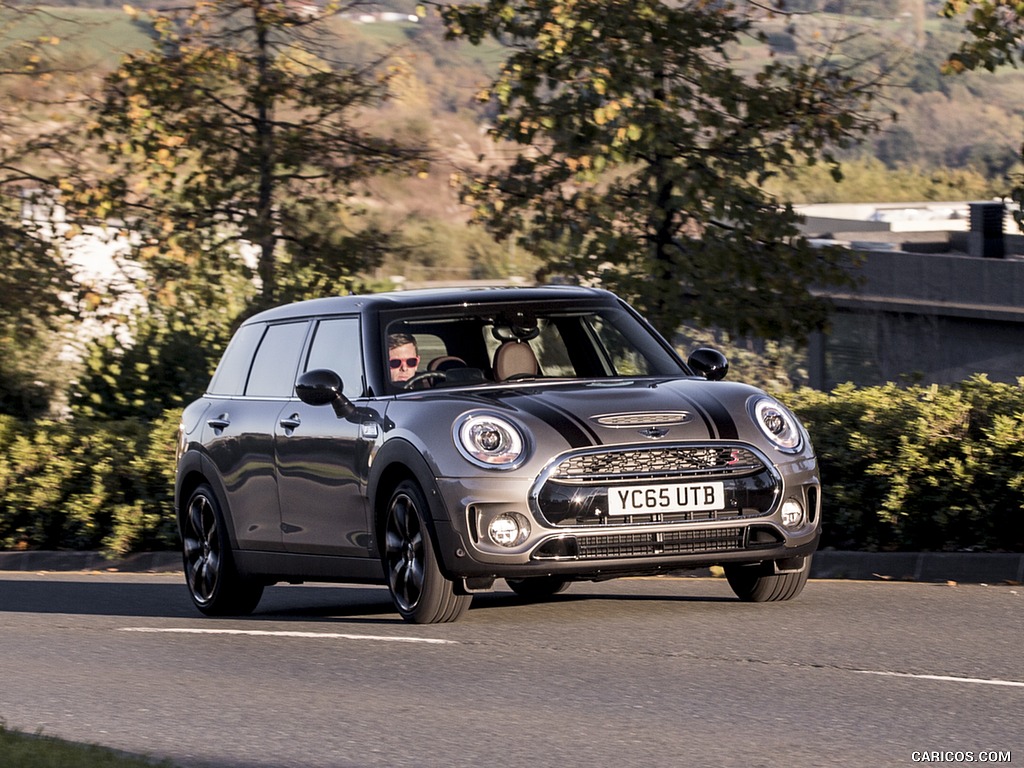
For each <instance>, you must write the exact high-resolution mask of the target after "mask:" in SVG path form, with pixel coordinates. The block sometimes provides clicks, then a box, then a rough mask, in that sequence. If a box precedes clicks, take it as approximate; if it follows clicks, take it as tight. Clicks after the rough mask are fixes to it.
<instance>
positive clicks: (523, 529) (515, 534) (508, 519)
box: [487, 512, 530, 547]
mask: <svg viewBox="0 0 1024 768" xmlns="http://www.w3.org/2000/svg"><path fill="white" fill-rule="evenodd" d="M487 535H488V536H490V537H491V541H493V542H494V543H495V544H497V545H498V546H501V547H515V546H517V545H519V544H522V543H523V542H524V541H526V537H527V536H529V535H530V524H529V523H528V522H527V521H526V519H525V518H524V517H521V516H520V515H516V514H513V513H511V512H506V513H505V514H503V515H498V516H497V517H496V518H494V519H493V520H491V524H490V525H489V526H487Z"/></svg>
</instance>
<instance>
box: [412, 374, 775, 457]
mask: <svg viewBox="0 0 1024 768" xmlns="http://www.w3.org/2000/svg"><path fill="white" fill-rule="evenodd" d="M758 394H762V393H761V392H760V390H757V389H755V388H753V387H750V386H747V385H744V384H737V383H734V382H708V381H705V380H703V379H670V378H666V379H649V378H645V379H632V380H624V379H615V380H609V379H593V380H588V381H583V382H581V381H573V382H566V383H564V384H563V383H545V384H544V385H542V386H531V385H523V386H516V387H501V388H487V389H478V390H475V391H473V392H472V393H470V392H468V391H465V390H463V391H461V392H458V393H455V392H452V391H451V390H449V391H448V392H445V393H444V394H442V393H441V392H431V393H422V395H421V397H422V399H424V400H435V399H436V400H438V401H444V402H445V403H447V404H448V405H449V407H450V406H452V405H454V404H455V403H458V404H459V405H460V406H461V407H462V408H463V409H466V410H468V409H472V408H483V409H491V410H496V411H499V412H504V413H505V414H506V415H509V416H513V417H516V418H518V419H520V420H521V421H523V422H524V423H526V424H530V425H534V426H536V425H537V422H538V421H539V422H542V423H543V424H545V425H547V426H548V427H550V428H552V429H553V430H555V431H556V432H558V433H559V434H560V435H561V436H562V437H563V438H564V440H565V441H566V442H567V443H568V445H569V447H572V448H583V447H587V446H594V445H612V444H620V443H636V442H642V441H645V440H664V441H674V440H707V439H713V440H750V439H754V440H757V441H758V442H760V440H759V435H758V433H757V431H756V428H754V426H753V424H752V422H751V420H750V418H749V417H748V416H747V408H746V403H747V401H748V400H749V398H750V397H751V396H753V395H758ZM438 405H440V402H438Z"/></svg>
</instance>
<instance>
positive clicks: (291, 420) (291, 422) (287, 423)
mask: <svg viewBox="0 0 1024 768" xmlns="http://www.w3.org/2000/svg"><path fill="white" fill-rule="evenodd" d="M280 424H281V426H282V427H284V428H285V431H287V432H291V431H292V430H293V429H298V428H299V425H300V424H302V419H300V418H299V414H297V413H293V414H292V415H291V416H289V417H288V418H286V419H281V421H280Z"/></svg>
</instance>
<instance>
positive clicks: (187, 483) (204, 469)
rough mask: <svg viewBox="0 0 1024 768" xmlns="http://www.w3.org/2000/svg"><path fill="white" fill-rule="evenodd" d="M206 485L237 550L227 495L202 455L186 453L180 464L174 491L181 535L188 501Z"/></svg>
mask: <svg viewBox="0 0 1024 768" xmlns="http://www.w3.org/2000/svg"><path fill="white" fill-rule="evenodd" d="M204 483H205V484H206V485H209V486H210V488H211V489H212V490H213V495H214V497H215V498H216V500H217V506H219V507H220V512H221V515H223V516H224V523H225V527H226V528H227V534H228V541H229V542H230V544H231V547H232V548H233V549H237V548H238V539H237V537H236V536H235V524H234V520H233V519H232V516H231V507H230V506H229V505H228V503H227V493H226V492H225V489H224V485H223V483H222V482H221V480H220V476H219V475H218V474H217V472H216V471H215V470H214V468H213V465H212V463H211V462H210V461H209V459H207V458H206V457H205V456H204V455H202V454H201V453H196V452H193V453H186V454H185V455H184V456H182V457H181V461H180V462H179V463H178V469H177V475H176V478H175V489H174V519H175V522H176V523H177V525H178V532H179V534H180V533H181V531H182V522H183V519H184V517H183V516H184V515H185V514H186V512H187V507H188V500H189V498H191V496H192V494H193V493H195V491H196V488H198V487H199V486H200V485H203V484H204Z"/></svg>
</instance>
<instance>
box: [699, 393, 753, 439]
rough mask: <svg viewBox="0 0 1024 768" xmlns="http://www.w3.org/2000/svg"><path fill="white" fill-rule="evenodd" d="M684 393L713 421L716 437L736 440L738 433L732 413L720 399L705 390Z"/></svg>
mask: <svg viewBox="0 0 1024 768" xmlns="http://www.w3.org/2000/svg"><path fill="white" fill-rule="evenodd" d="M686 394H687V396H688V397H689V398H690V399H691V400H693V402H694V403H696V404H697V405H698V406H700V408H701V409H702V410H703V411H704V412H706V413H707V415H708V418H710V419H711V421H712V422H714V425H715V430H716V431H717V432H718V439H720V440H736V439H738V438H739V436H740V433H739V430H737V429H736V422H735V421H734V420H733V418H732V414H731V413H729V409H728V408H726V407H725V406H724V405H722V401H721V400H719V399H718V398H717V397H715V396H714V395H712V394H710V393H708V392H706V391H700V390H695V391H693V392H687V393H686ZM712 437H714V435H712Z"/></svg>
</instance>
